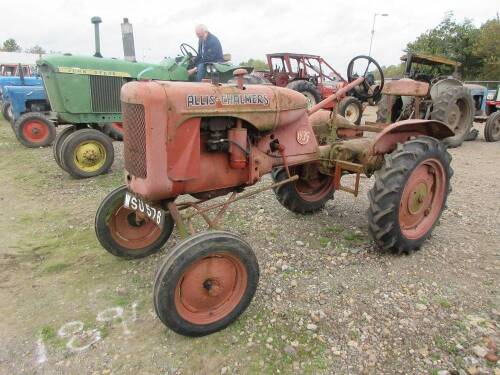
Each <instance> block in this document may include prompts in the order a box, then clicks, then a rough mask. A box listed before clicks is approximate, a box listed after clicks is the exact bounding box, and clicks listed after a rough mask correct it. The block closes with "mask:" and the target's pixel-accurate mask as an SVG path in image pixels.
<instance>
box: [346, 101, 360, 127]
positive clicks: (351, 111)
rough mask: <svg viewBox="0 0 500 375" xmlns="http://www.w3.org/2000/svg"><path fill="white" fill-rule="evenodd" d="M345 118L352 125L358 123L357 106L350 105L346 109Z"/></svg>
mask: <svg viewBox="0 0 500 375" xmlns="http://www.w3.org/2000/svg"><path fill="white" fill-rule="evenodd" d="M344 117H345V118H346V119H347V120H349V121H350V122H352V123H355V122H356V121H358V117H359V108H358V107H357V106H356V105H355V104H349V105H348V106H347V107H346V109H345V114H344Z"/></svg>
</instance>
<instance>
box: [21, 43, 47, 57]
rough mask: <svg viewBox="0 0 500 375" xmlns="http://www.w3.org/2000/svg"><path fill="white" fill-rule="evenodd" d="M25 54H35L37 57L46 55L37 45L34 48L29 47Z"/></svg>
mask: <svg viewBox="0 0 500 375" xmlns="http://www.w3.org/2000/svg"><path fill="white" fill-rule="evenodd" d="M26 52H28V53H36V54H38V55H43V54H44V53H46V52H45V50H44V49H43V48H42V47H40V46H39V45H38V44H37V45H35V46H33V47H31V48H28V49H27V50H26Z"/></svg>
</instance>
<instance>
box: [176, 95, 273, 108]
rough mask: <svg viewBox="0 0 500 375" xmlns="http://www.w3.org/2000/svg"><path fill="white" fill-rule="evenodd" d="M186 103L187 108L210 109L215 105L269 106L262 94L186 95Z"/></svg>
mask: <svg viewBox="0 0 500 375" xmlns="http://www.w3.org/2000/svg"><path fill="white" fill-rule="evenodd" d="M186 101H187V106H188V107H210V106H215V104H216V103H220V104H221V105H240V104H255V105H269V98H268V97H267V95H263V94H224V95H221V96H220V97H217V96H215V95H188V96H187V97H186Z"/></svg>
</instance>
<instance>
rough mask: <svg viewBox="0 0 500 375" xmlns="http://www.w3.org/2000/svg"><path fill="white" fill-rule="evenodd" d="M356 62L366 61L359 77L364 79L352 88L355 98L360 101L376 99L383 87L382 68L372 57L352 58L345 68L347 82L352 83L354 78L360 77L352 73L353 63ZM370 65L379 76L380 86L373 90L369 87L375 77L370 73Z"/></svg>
mask: <svg viewBox="0 0 500 375" xmlns="http://www.w3.org/2000/svg"><path fill="white" fill-rule="evenodd" d="M357 60H367V64H366V68H365V71H364V72H363V74H362V75H361V77H364V80H363V82H362V83H361V85H359V86H357V87H356V88H354V90H355V91H356V94H357V96H359V97H360V98H362V99H371V98H375V99H378V98H379V97H380V95H381V93H382V88H383V87H384V72H382V68H381V67H380V65H379V64H378V63H377V62H376V61H375V59H373V58H372V57H370V56H365V55H360V56H356V57H355V58H353V59H352V60H351V61H350V62H349V65H348V66H347V81H348V82H352V81H354V80H355V79H356V78H358V77H360V75H359V74H358V73H357V72H353V69H354V63H355V62H356V61H357ZM371 64H373V65H375V68H376V70H377V71H378V74H379V75H380V85H377V86H376V87H375V88H373V87H371V86H373V85H374V83H375V76H374V74H373V73H371V72H370V65H371Z"/></svg>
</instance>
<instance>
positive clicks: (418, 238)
mask: <svg viewBox="0 0 500 375" xmlns="http://www.w3.org/2000/svg"><path fill="white" fill-rule="evenodd" d="M450 163H451V156H450V154H449V153H448V151H447V150H446V146H444V145H443V144H442V142H440V141H439V140H437V139H435V138H431V137H424V136H422V137H417V138H415V139H412V140H409V141H407V142H406V143H404V144H398V146H397V148H396V150H394V151H393V152H392V153H391V154H388V155H386V156H385V163H384V165H383V167H382V168H381V169H380V170H379V171H377V172H375V184H374V186H373V188H372V189H371V190H370V192H369V193H368V198H369V201H370V207H369V209H368V223H369V225H368V228H369V232H370V234H371V236H372V237H373V239H374V241H375V242H376V244H377V245H378V246H379V247H380V248H382V249H384V250H391V251H393V252H396V253H398V254H399V253H409V252H411V251H412V250H416V249H418V248H420V246H421V245H422V243H423V242H424V241H425V240H426V239H427V238H428V237H429V236H430V234H431V232H432V230H433V229H434V226H435V225H436V223H437V221H438V220H439V218H440V217H441V213H442V211H443V209H444V207H445V203H446V198H447V196H448V193H449V191H450V190H451V189H450V178H451V176H452V175H453V170H452V169H451V166H450Z"/></svg>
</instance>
